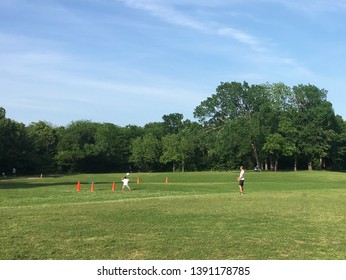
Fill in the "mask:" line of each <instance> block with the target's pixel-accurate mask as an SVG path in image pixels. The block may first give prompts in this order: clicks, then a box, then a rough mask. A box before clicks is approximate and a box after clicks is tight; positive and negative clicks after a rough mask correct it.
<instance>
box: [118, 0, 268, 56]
mask: <svg viewBox="0 0 346 280" xmlns="http://www.w3.org/2000/svg"><path fill="white" fill-rule="evenodd" d="M121 1H123V2H124V3H125V4H126V5H127V6H128V7H130V8H134V9H139V10H143V11H146V12H148V13H149V14H151V15H152V16H155V17H157V18H159V19H161V20H162V21H164V22H166V23H170V24H173V25H177V26H182V27H187V28H190V29H193V30H197V31H201V32H205V33H210V34H215V35H218V36H227V37H230V38H232V39H234V40H235V41H237V42H239V43H241V44H245V45H247V46H249V47H250V48H252V49H253V50H256V51H260V50H262V49H263V47H261V43H260V41H259V40H258V39H257V38H255V36H252V35H250V34H248V33H246V32H244V31H242V30H239V29H236V28H233V27H226V26H222V25H220V24H218V23H215V22H206V21H201V20H198V19H194V18H192V17H191V16H189V15H187V14H184V13H183V12H180V11H178V10H176V9H175V8H174V7H173V6H170V5H168V4H167V3H166V2H165V1H162V2H161V1H153V0H139V1H138V0H121Z"/></svg>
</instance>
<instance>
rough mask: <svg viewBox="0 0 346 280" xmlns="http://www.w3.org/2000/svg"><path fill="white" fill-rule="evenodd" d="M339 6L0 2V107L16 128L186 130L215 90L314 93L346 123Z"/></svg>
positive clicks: (344, 7) (296, 0) (234, 0)
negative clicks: (155, 126)
mask: <svg viewBox="0 0 346 280" xmlns="http://www.w3.org/2000/svg"><path fill="white" fill-rule="evenodd" d="M345 31H346V1H344V0H323V1H322V0H213V1H211V0H208V1H207V0H1V1H0V106H1V107H4V108H5V109H6V112H7V114H6V115H7V117H8V118H11V119H14V120H16V121H19V122H23V123H25V124H30V123H31V122H37V121H40V120H43V121H47V122H50V123H52V124H53V125H67V124H69V123H70V122H71V121H77V120H90V121H95V122H111V123H114V124H117V125H120V126H125V125H128V124H134V125H140V126H142V125H144V124H146V123H149V122H156V121H162V116H163V115H165V114H170V113H181V114H183V115H184V117H185V119H191V120H193V111H194V109H195V107H196V106H198V105H199V104H200V102H201V101H203V100H205V99H206V98H207V97H209V96H211V94H213V93H215V89H216V87H217V86H218V85H219V84H220V82H232V81H237V82H243V81H247V82H248V83H250V84H262V83H266V82H269V83H277V82H283V83H285V84H286V85H288V86H294V85H298V84H313V85H315V86H317V87H319V88H324V89H326V90H327V91H328V100H329V101H330V102H332V103H333V107H334V110H335V113H336V114H338V115H341V116H342V117H343V118H344V119H345V120H346V101H345V100H346V99H345V98H344V93H345V92H344V91H345V85H346V79H345V73H346V36H345V34H346V32H345Z"/></svg>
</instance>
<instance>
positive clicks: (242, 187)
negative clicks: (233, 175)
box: [238, 166, 245, 194]
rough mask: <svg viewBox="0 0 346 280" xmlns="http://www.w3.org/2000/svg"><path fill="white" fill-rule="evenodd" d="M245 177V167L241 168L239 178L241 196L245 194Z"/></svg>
mask: <svg viewBox="0 0 346 280" xmlns="http://www.w3.org/2000/svg"><path fill="white" fill-rule="evenodd" d="M244 175H245V170H244V166H240V174H239V177H238V182H239V191H240V194H244V181H245V177H244Z"/></svg>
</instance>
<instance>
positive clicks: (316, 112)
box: [0, 82, 346, 174]
mask: <svg viewBox="0 0 346 280" xmlns="http://www.w3.org/2000/svg"><path fill="white" fill-rule="evenodd" d="M194 117H195V118H196V120H197V122H195V121H191V120H184V117H183V115H182V114H179V113H174V114H168V115H164V116H163V117H162V121H161V122H155V123H148V124H146V125H144V126H143V127H139V126H134V125H129V126H125V127H120V126H118V125H115V124H111V123H95V122H91V121H86V120H80V121H73V122H71V123H70V124H69V125H67V126H66V127H56V126H53V125H52V124H49V123H46V122H43V121H39V122H36V123H31V124H30V125H28V126H25V125H24V124H22V123H18V122H16V121H14V120H11V119H8V118H6V110H5V109H4V108H2V107H0V172H2V173H5V174H8V173H11V171H12V169H13V168H16V169H17V170H18V172H19V173H22V174H23V173H36V174H41V173H45V174H46V173H55V172H63V173H66V172H120V171H138V170H140V171H169V170H172V171H177V170H181V171H185V170H189V171H193V170H211V169H213V170H228V169H235V168H238V166H239V165H245V166H246V167H247V168H254V167H255V166H257V167H258V168H259V169H262V170H278V169H281V170H298V169H317V168H318V169H332V170H336V169H345V167H346V157H345V156H346V125H345V121H344V120H343V119H342V118H341V117H340V116H337V115H335V113H334V110H333V107H332V104H331V103H330V102H329V101H328V100H327V92H326V91H325V90H323V89H319V88H317V87H316V86H313V85H298V86H294V87H292V88H291V87H288V86H286V85H284V84H281V83H279V84H263V85H249V84H248V83H246V82H244V83H238V82H231V83H229V82H226V83H221V84H220V85H219V86H218V87H217V89H216V93H215V94H213V95H211V97H209V98H207V99H206V100H204V101H202V102H201V104H200V105H199V106H197V107H196V108H195V110H194Z"/></svg>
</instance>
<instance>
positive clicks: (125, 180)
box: [121, 176, 131, 191]
mask: <svg viewBox="0 0 346 280" xmlns="http://www.w3.org/2000/svg"><path fill="white" fill-rule="evenodd" d="M121 181H122V182H123V187H122V189H121V190H122V191H123V190H124V189H125V188H128V189H129V191H131V189H130V186H129V181H130V179H129V178H127V177H126V176H125V177H124V178H122V179H121Z"/></svg>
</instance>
